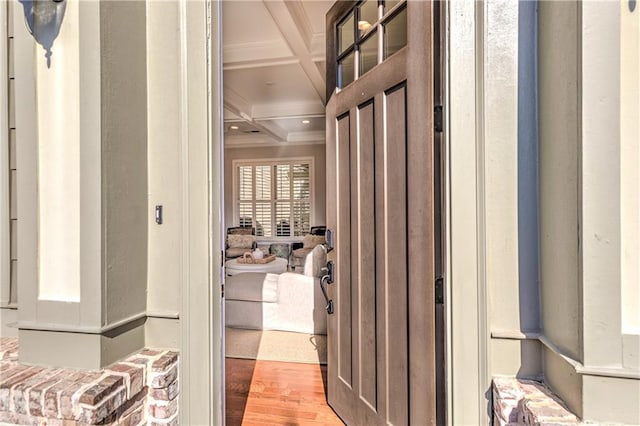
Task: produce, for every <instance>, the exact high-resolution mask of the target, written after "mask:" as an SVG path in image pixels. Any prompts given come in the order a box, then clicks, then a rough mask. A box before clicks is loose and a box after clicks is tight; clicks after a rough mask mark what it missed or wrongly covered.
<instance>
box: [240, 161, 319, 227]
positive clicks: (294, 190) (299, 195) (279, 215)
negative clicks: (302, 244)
mask: <svg viewBox="0 0 640 426" xmlns="http://www.w3.org/2000/svg"><path fill="white" fill-rule="evenodd" d="M312 169H313V160H312V159H311V158H308V159H296V160H289V161H242V162H241V161H234V170H235V184H234V200H235V211H234V216H235V220H236V223H237V224H238V225H240V226H253V227H255V228H256V235H257V236H259V237H297V236H302V235H305V234H307V233H308V232H309V227H310V225H311V203H312V199H313V193H312V192H313V185H312V183H313V182H312V173H313V170H312Z"/></svg>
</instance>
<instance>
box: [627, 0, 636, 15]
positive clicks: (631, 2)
mask: <svg viewBox="0 0 640 426" xmlns="http://www.w3.org/2000/svg"><path fill="white" fill-rule="evenodd" d="M634 10H636V0H629V12H631V13H633V11H634Z"/></svg>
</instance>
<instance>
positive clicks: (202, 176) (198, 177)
mask: <svg viewBox="0 0 640 426" xmlns="http://www.w3.org/2000/svg"><path fill="white" fill-rule="evenodd" d="M221 7H222V2H221V0H201V1H191V0H179V6H178V8H179V14H180V28H181V30H182V31H181V32H180V45H181V58H180V87H181V105H180V109H181V112H182V114H181V119H180V121H181V133H182V137H181V140H182V143H181V147H182V150H181V158H180V162H181V170H182V178H181V181H182V190H181V193H182V214H181V227H182V244H181V252H182V256H181V259H180V264H181V271H182V278H181V281H182V284H181V315H180V340H181V345H180V347H181V365H180V372H179V374H180V381H181V383H180V423H181V424H185V425H189V424H193V425H207V424H216V425H218V424H224V340H223V338H224V334H223V333H224V331H223V325H224V322H223V321H222V319H223V318H224V311H223V303H222V291H221V288H222V287H221V283H222V247H223V245H222V238H223V237H222V236H223V233H222V226H223V219H224V217H223V212H222V210H221V209H220V201H221V200H222V199H223V198H222V197H223V194H222V188H223V172H224V168H223V167H222V164H223V158H222V154H223V152H222V150H223V148H224V147H223V138H222V114H223V109H222V25H221V17H222V9H221Z"/></svg>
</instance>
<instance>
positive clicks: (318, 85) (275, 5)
mask: <svg viewBox="0 0 640 426" xmlns="http://www.w3.org/2000/svg"><path fill="white" fill-rule="evenodd" d="M263 3H264V5H265V7H266V8H267V10H268V11H269V13H270V14H271V17H272V18H273V21H274V22H275V23H276V26H277V27H278V29H279V30H280V33H281V34H282V36H283V37H284V39H285V40H286V42H287V44H288V45H289V48H290V49H291V51H292V52H293V54H294V55H296V56H297V57H298V59H299V60H300V66H301V67H302V69H303V70H304V72H305V74H306V75H307V77H308V78H309V81H311V84H312V85H313V88H314V89H315V91H316V92H317V94H318V97H319V98H320V101H321V102H322V103H323V104H324V102H325V99H324V96H325V80H324V75H322V73H321V72H320V70H319V69H318V67H317V66H316V64H315V62H314V61H313V53H312V51H311V44H312V37H313V34H311V33H310V31H309V28H311V25H310V24H309V19H308V18H307V15H306V13H305V12H304V7H303V6H302V5H301V4H298V3H297V2H285V1H284V0H263Z"/></svg>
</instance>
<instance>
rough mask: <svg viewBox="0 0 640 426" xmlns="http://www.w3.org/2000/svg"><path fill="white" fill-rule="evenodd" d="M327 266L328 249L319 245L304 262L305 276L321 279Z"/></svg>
mask: <svg viewBox="0 0 640 426" xmlns="http://www.w3.org/2000/svg"><path fill="white" fill-rule="evenodd" d="M325 266H327V249H326V248H325V247H324V246H323V245H317V246H315V247H314V248H313V250H311V253H309V254H308V255H307V258H306V259H305V260H304V274H305V275H306V276H308V277H321V276H322V268H324V267H325Z"/></svg>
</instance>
